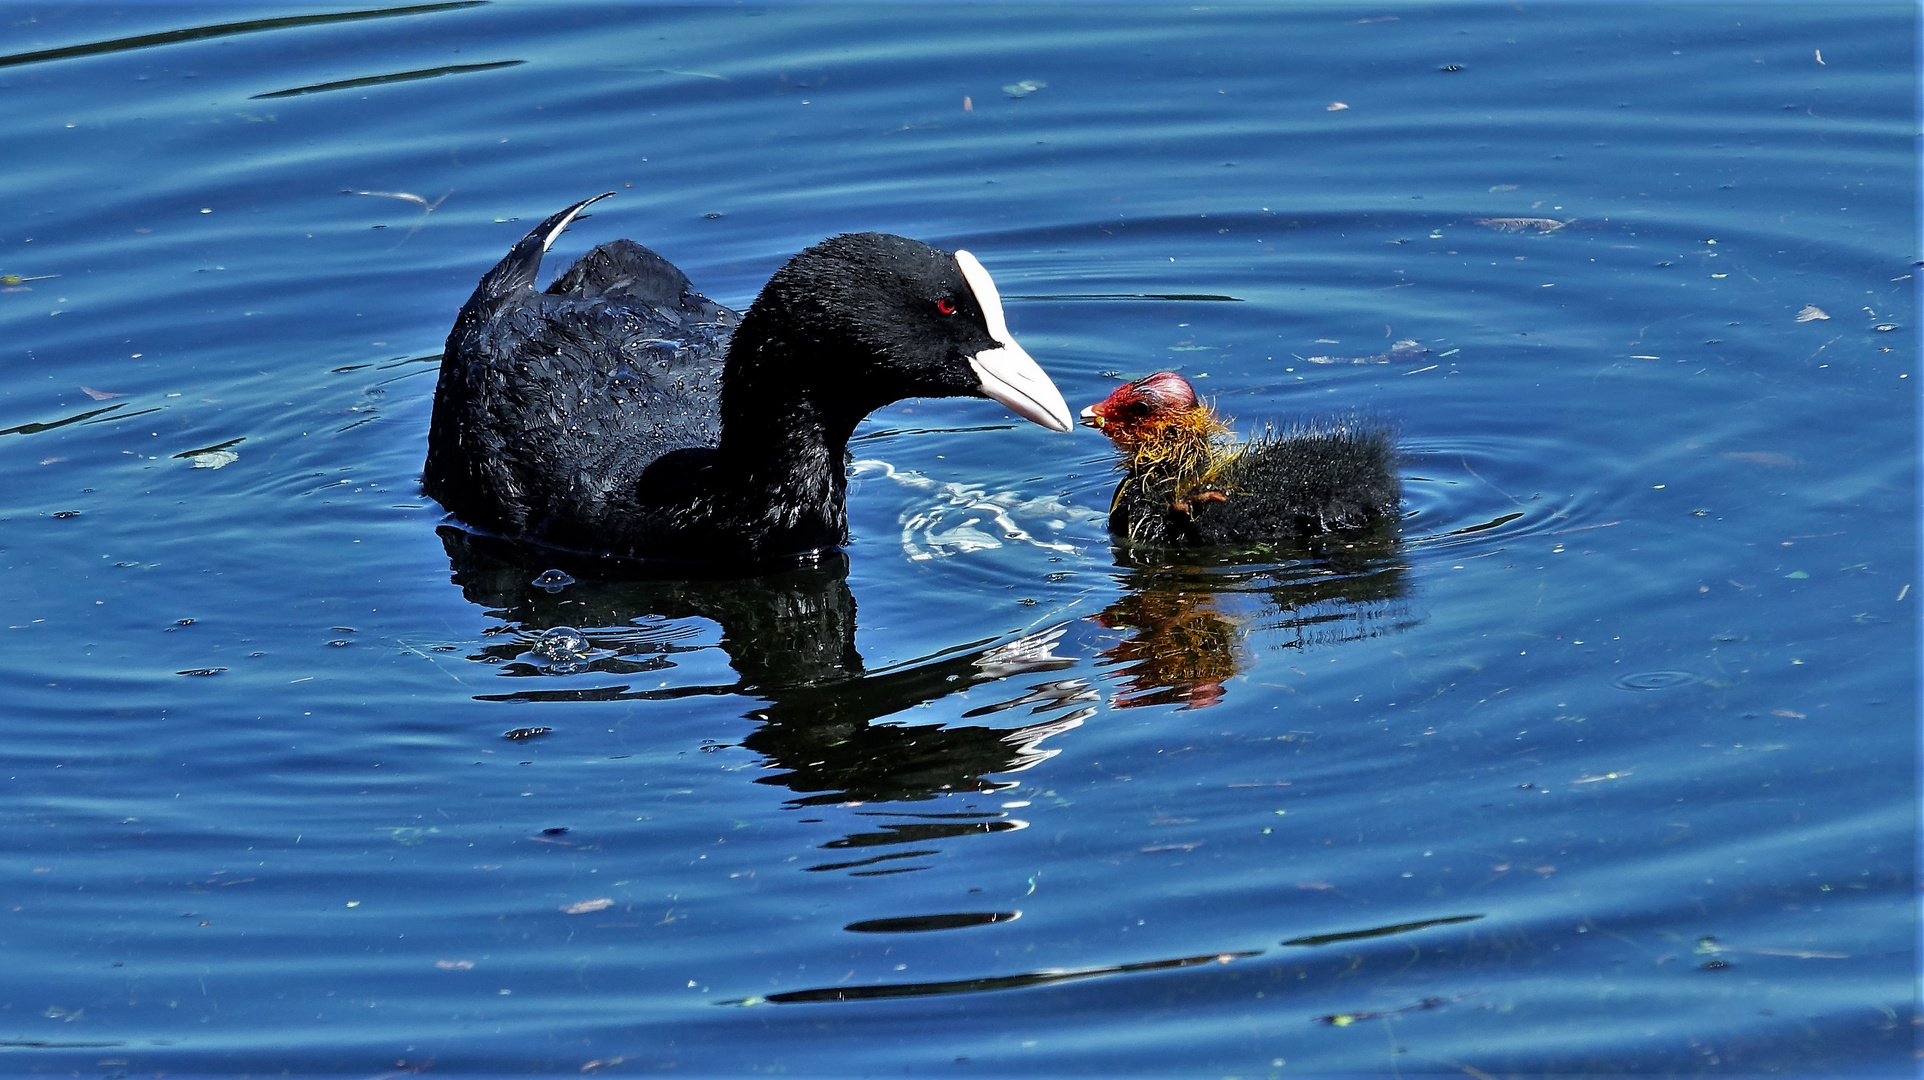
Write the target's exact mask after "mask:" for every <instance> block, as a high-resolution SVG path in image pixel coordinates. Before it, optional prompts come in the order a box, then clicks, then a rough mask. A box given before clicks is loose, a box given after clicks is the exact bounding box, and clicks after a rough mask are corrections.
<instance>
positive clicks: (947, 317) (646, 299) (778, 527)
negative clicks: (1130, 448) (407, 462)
mask: <svg viewBox="0 0 1924 1080" xmlns="http://www.w3.org/2000/svg"><path fill="white" fill-rule="evenodd" d="M610 194H612V192H611V193H610ZM604 198H607V196H606V195H599V196H596V197H595V198H593V199H586V200H583V201H582V202H579V203H576V204H575V205H573V206H571V207H569V208H568V209H566V210H563V211H561V212H560V213H558V214H556V215H554V216H553V217H551V218H549V219H547V220H546V221H544V222H542V223H541V224H540V225H539V226H537V227H536V228H535V229H534V231H532V232H530V233H528V235H527V236H525V237H523V238H522V239H521V241H520V242H519V243H517V244H515V246H514V248H513V250H511V251H509V252H508V255H507V257H506V258H504V259H502V260H501V262H500V263H499V264H498V265H496V266H495V267H494V269H492V270H490V271H488V272H487V274H486V275H484V276H483V277H482V278H481V283H480V285H479V286H478V287H476V289H475V291H474V295H473V296H472V297H470V298H469V300H468V302H467V304H466V305H465V306H463V307H462V309H461V313H460V315H459V317H457V318H456V320H455V323H454V329H453V331H452V332H451V333H450V334H449V335H448V341H447V348H446V350H445V351H444V352H443V353H442V356H441V377H440V382H439V383H438V384H437V385H436V387H435V391H434V418H433V421H432V423H431V426H430V428H429V431H428V456H427V465H426V468H425V470H424V471H423V473H422V477H421V484H422V487H423V488H424V489H425V491H426V492H427V494H428V495H429V496H430V497H432V498H434V499H436V500H438V501H439V502H440V503H441V505H442V506H443V507H445V508H446V509H447V510H448V511H449V512H450V513H452V514H453V515H454V516H455V517H457V518H459V519H461V521H463V522H464V523H466V524H467V525H468V526H469V527H472V528H475V529H480V530H483V531H486V532H491V533H495V534H499V535H503V536H508V537H514V538H518V539H524V540H532V541H535V542H537V543H540V544H544V545H547V546H550V547H557V548H563V549H567V550H571V551H579V552H587V553H592V554H605V555H614V556H619V557H623V558H629V559H648V560H655V559H660V560H675V561H682V562H708V563H729V564H734V565H737V566H740V565H744V564H753V563H769V562H781V561H787V560H789V559H791V558H793V557H797V556H806V555H808V554H809V553H813V552H819V551H822V550H824V549H829V548H834V547H838V546H840V545H842V544H844V543H846V542H847V540H848V519H847V513H846V508H845V506H844V497H845V494H846V490H847V478H846V476H845V475H844V472H843V469H844V460H845V458H846V456H847V446H848V440H849V436H850V435H851V434H852V433H853V432H854V430H855V425H856V424H857V423H858V422H860V421H861V419H862V418H863V417H865V416H867V415H868V414H869V412H871V411H872V410H874V409H878V408H881V407H882V406H884V405H887V404H889V403H890V402H894V401H899V400H901V399H903V398H907V397H955V396H973V397H987V398H992V399H994V400H995V401H998V402H1000V403H1001V404H1003V405H1004V406H1006V407H1008V408H1009V409H1010V410H1012V411H1013V412H1015V413H1017V414H1018V415H1020V416H1023V417H1025V418H1027V419H1029V420H1033V421H1035V422H1036V423H1038V424H1041V425H1042V426H1043V427H1046V428H1049V429H1051V430H1053V431H1068V430H1069V428H1070V426H1071V418H1070V416H1069V408H1068V406H1067V405H1065V404H1064V403H1063V400H1062V395H1061V394H1060V393H1059V392H1057V390H1056V388H1055V385H1054V384H1053V383H1051V382H1050V381H1049V377H1048V376H1047V375H1045V374H1043V372H1042V369H1041V368H1040V367H1038V366H1037V365H1036V362H1035V361H1034V360H1033V359H1031V358H1030V357H1029V354H1028V353H1026V352H1024V351H1023V350H1022V347H1021V346H1019V345H1017V344H1016V343H1015V339H1014V338H1013V337H1011V336H1010V335H1009V330H1008V326H1007V324H1006V323H1005V321H1004V319H1003V314H1002V302H1001V300H1000V298H999V296H998V294H997V292H996V288H995V282H994V281H993V280H991V279H990V277H989V273H988V271H987V270H985V269H983V268H982V264H981V263H980V262H978V261H976V259H975V257H974V256H973V255H970V254H969V253H968V252H966V251H956V252H947V251H938V250H936V249H935V248H932V247H929V246H928V245H926V244H922V243H918V242H916V241H914V240H909V239H905V238H903V237H900V236H889V235H885V234H882V233H851V234H847V235H843V236H836V237H833V238H831V239H828V240H825V241H823V242H822V243H820V244H817V245H815V246H814V247H811V248H809V249H807V250H806V251H803V252H802V253H801V254H799V255H796V256H795V257H794V258H793V259H791V260H789V262H788V263H787V265H785V266H783V267H782V268H781V269H780V270H778V271H776V273H775V276H774V278H773V279H771V280H770V281H769V283H768V284H767V286H765V287H764V288H763V289H762V292H761V295H760V296H758V297H756V299H755V302H754V303H752V304H750V305H749V307H748V311H747V312H746V313H743V314H740V315H737V314H736V313H735V312H733V311H730V310H728V309H727V308H725V307H722V306H721V305H720V304H717V303H715V302H714V301H712V300H709V299H708V298H707V297H705V296H702V295H701V294H700V293H697V292H695V291H694V290H693V289H692V287H691V286H690V285H689V282H688V278H687V277H686V276H685V275H683V274H682V272H681V271H680V270H677V269H676V268H675V267H674V265H673V264H671V263H669V262H668V261H667V260H666V259H664V258H662V257H661V256H659V255H657V254H655V253H654V252H652V251H649V250H648V249H647V248H645V247H642V246H641V245H640V244H636V243H634V242H632V241H628V240H616V241H613V242H611V243H607V244H603V245H601V246H600V247H597V248H595V249H594V250H593V251H591V252H589V253H588V254H587V255H586V256H584V257H583V258H582V259H581V261H580V262H578V263H576V264H575V265H574V266H573V268H571V269H569V270H568V271H567V272H566V273H564V274H562V275H561V276H560V277H559V278H557V279H556V280H555V281H554V283H553V284H551V285H550V286H549V287H548V289H547V291H546V292H537V291H536V290H535V287H534V282H535V275H536V273H537V272H538V271H539V270H540V268H541V257H542V255H544V254H545V253H546V252H547V250H548V247H549V246H550V245H551V244H553V243H554V241H555V238H556V237H558V236H560V235H561V233H562V231H563V230H564V229H566V228H567V227H568V225H569V223H570V222H572V221H573V220H574V219H575V216H576V215H577V214H579V213H581V211H582V210H583V209H585V208H586V207H587V206H588V205H589V204H591V203H594V202H596V201H598V200H599V199H604Z"/></svg>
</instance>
